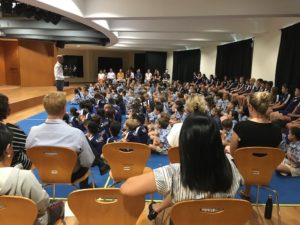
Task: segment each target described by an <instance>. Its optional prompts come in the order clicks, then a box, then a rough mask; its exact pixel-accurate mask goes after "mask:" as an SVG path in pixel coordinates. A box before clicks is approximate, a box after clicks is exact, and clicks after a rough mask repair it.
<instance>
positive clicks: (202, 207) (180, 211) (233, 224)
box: [171, 198, 252, 225]
mask: <svg viewBox="0 0 300 225" xmlns="http://www.w3.org/2000/svg"><path fill="white" fill-rule="evenodd" d="M251 210H252V206H251V204H250V202H248V201H245V200H239V199H230V198H225V199H222V198H220V199H218V198H212V199H201V200H191V201H184V202H179V203H176V204H175V205H174V206H173V208H172V210H171V220H172V221H173V223H174V225H187V224H203V225H220V224H222V225H243V224H245V223H246V222H247V221H248V220H249V219H250V214H251Z"/></svg>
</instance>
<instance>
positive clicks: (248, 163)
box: [234, 147, 285, 185]
mask: <svg viewBox="0 0 300 225" xmlns="http://www.w3.org/2000/svg"><path fill="white" fill-rule="evenodd" d="M284 155H285V154H284V152H283V151H282V150H280V149H279V148H272V147H246V148H239V149H237V150H236V151H235V152H234V161H235V163H236V165H237V168H238V170H239V172H240V173H241V175H242V176H243V178H244V181H245V184H246V185H268V184H269V183H270V181H271V179H272V175H273V172H274V171H275V169H276V167H277V166H278V165H279V164H280V163H281V162H282V160H283V159H284Z"/></svg>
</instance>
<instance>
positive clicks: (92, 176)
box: [90, 171, 96, 188]
mask: <svg viewBox="0 0 300 225" xmlns="http://www.w3.org/2000/svg"><path fill="white" fill-rule="evenodd" d="M90 175H91V180H92V187H93V188H95V187H96V186H95V178H94V174H93V172H92V171H90Z"/></svg>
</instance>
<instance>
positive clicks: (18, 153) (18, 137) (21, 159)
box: [0, 93, 32, 169]
mask: <svg viewBox="0 0 300 225" xmlns="http://www.w3.org/2000/svg"><path fill="white" fill-rule="evenodd" d="M9 112H10V109H9V104H8V97H7V96H6V95H3V94H1V93H0V123H1V124H5V123H4V120H5V119H6V118H7V116H8V115H9ZM5 125H6V127H7V128H8V129H9V130H10V132H11V133H12V135H13V141H12V144H13V150H14V157H13V160H12V163H11V166H18V167H20V168H22V169H30V168H31V165H32V163H31V161H30V160H29V159H28V158H27V156H26V154H25V142H26V134H25V133H24V131H23V130H21V129H20V128H19V127H18V126H16V125H14V124H11V123H6V124H5Z"/></svg>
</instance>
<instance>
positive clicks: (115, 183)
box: [108, 181, 122, 188]
mask: <svg viewBox="0 0 300 225" xmlns="http://www.w3.org/2000/svg"><path fill="white" fill-rule="evenodd" d="M120 183H122V181H116V182H114V183H113V184H111V185H109V186H108V187H110V188H111V187H114V186H116V185H117V184H120Z"/></svg>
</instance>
